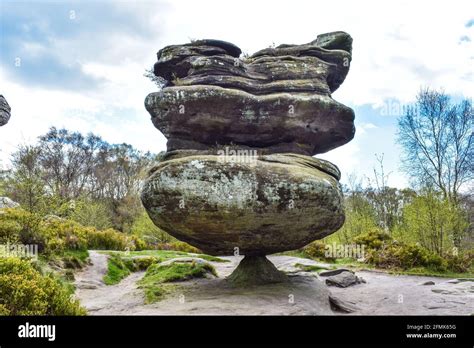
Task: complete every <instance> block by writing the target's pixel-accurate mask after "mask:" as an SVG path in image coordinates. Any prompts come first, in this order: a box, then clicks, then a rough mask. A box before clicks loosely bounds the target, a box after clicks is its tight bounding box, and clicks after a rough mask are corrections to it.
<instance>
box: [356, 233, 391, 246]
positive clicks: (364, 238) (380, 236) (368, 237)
mask: <svg viewBox="0 0 474 348" xmlns="http://www.w3.org/2000/svg"><path fill="white" fill-rule="evenodd" d="M391 240H392V237H390V236H389V235H388V234H387V233H385V232H384V231H382V230H381V229H379V228H373V229H371V230H369V231H367V232H364V233H361V234H359V235H358V236H357V237H355V238H354V243H355V244H360V245H365V246H366V247H367V248H368V249H375V250H377V249H380V248H381V247H382V246H383V245H384V244H385V243H387V242H390V241H391Z"/></svg>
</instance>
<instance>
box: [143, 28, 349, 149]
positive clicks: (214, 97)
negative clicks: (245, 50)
mask: <svg viewBox="0 0 474 348" xmlns="http://www.w3.org/2000/svg"><path fill="white" fill-rule="evenodd" d="M351 46H352V38H351V37H350V36H349V35H348V34H346V33H343V32H335V33H329V34H323V35H320V36H318V38H317V39H316V40H314V41H312V42H310V43H308V44H304V45H280V46H278V47H275V48H266V49H263V50H261V51H259V52H257V53H255V54H253V55H252V56H250V57H247V58H242V59H240V58H239V54H240V49H239V48H238V47H236V46H235V45H233V44H230V43H226V42H223V41H216V40H200V41H195V42H192V43H189V44H184V45H174V46H168V47H165V48H163V49H162V50H160V51H159V52H158V62H157V63H156V64H155V66H154V73H155V75H156V76H158V77H161V78H162V79H163V80H164V81H165V87H164V88H163V89H162V90H161V91H160V92H156V93H151V94H150V95H149V96H148V97H147V98H146V100H145V106H146V108H147V110H148V111H149V113H150V114H151V116H152V120H153V123H154V125H155V127H157V128H158V129H159V130H160V131H161V132H162V133H163V134H164V135H165V136H166V137H167V138H168V151H173V150H182V149H199V150H212V148H213V147H214V146H215V145H216V144H217V145H221V144H229V143H233V144H236V145H239V146H245V147H250V148H255V149H258V150H259V152H260V153H277V152H292V153H299V154H304V155H309V156H312V155H315V154H317V153H323V152H326V151H329V150H331V149H333V148H336V147H338V146H341V145H343V144H345V143H347V142H348V141H350V140H351V139H352V138H353V136H354V132H355V129H354V112H353V111H352V109H350V108H349V107H346V106H344V105H342V104H340V103H338V102H336V101H335V100H334V99H332V97H331V93H332V92H333V91H334V90H336V89H337V88H338V87H339V86H340V84H341V83H342V82H343V81H344V79H345V77H346V75H347V72H348V70H349V65H350V61H351Z"/></svg>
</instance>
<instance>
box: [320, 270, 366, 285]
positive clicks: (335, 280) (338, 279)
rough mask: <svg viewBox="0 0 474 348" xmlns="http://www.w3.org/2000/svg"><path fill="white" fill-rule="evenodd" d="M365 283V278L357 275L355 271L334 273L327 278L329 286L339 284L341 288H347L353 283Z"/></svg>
mask: <svg viewBox="0 0 474 348" xmlns="http://www.w3.org/2000/svg"><path fill="white" fill-rule="evenodd" d="M360 283H365V280H364V279H362V278H360V277H357V276H356V275H355V274H354V272H348V271H344V272H341V273H339V274H336V275H332V276H330V277H328V278H327V279H326V284H327V285H328V286H337V287H339V288H347V287H348V286H351V285H356V284H360Z"/></svg>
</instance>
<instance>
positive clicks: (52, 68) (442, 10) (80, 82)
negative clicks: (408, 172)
mask: <svg viewBox="0 0 474 348" xmlns="http://www.w3.org/2000/svg"><path fill="white" fill-rule="evenodd" d="M335 9H337V10H335ZM420 14H421V15H420ZM0 21H1V25H0V67H1V69H0V86H1V87H0V93H1V94H3V95H4V96H5V97H6V98H7V100H8V102H9V103H10V105H11V107H12V119H11V121H10V123H9V124H8V125H7V126H5V127H2V128H0V159H1V160H2V163H3V165H5V166H8V159H9V154H10V153H11V152H12V151H14V149H15V147H16V146H17V145H18V144H19V143H29V142H33V141H35V139H36V137H37V136H39V135H40V134H43V133H44V132H46V130H47V129H48V128H49V127H51V126H56V127H66V128H68V129H71V130H79V131H82V132H94V133H97V134H100V135H101V136H102V137H103V138H104V139H105V140H107V141H109V142H114V143H118V142H128V143H130V144H132V145H134V146H135V147H137V148H139V149H141V150H150V151H155V152H158V151H161V150H164V149H165V144H166V139H165V138H164V137H163V135H162V134H161V133H160V132H159V131H158V130H156V129H155V128H154V127H153V126H152V124H151V122H150V120H149V115H148V114H147V112H146V110H145V108H144V107H143V101H144V98H145V96H146V95H147V94H148V93H150V92H153V91H155V90H156V87H155V86H154V85H153V84H152V83H151V82H149V81H148V80H147V79H146V78H144V77H143V72H144V70H145V68H148V67H150V66H151V65H152V64H153V63H154V61H155V60H156V52H157V51H158V49H160V48H162V47H163V46H165V45H169V44H177V43H185V42H188V41H189V40H190V39H198V38H216V39H222V40H226V41H231V42H233V43H235V44H237V45H238V46H240V47H241V48H242V50H243V51H244V52H247V53H252V52H254V51H256V50H258V49H261V48H264V47H267V46H269V45H271V44H273V43H275V44H280V43H306V42H309V41H312V40H313V39H314V38H315V37H316V36H317V35H318V34H320V33H323V32H329V31H334V30H344V31H347V32H348V33H350V34H351V35H352V37H353V38H354V46H353V61H352V65H351V70H350V72H349V75H348V76H347V79H346V81H345V82H344V84H343V85H342V86H341V87H340V89H339V90H338V91H336V92H335V93H334V95H333V97H334V99H336V100H338V101H340V102H342V103H344V104H346V105H349V106H351V107H353V108H354V110H355V113H356V127H357V133H356V137H355V139H354V140H353V141H352V142H351V143H349V144H347V145H345V146H343V147H340V148H338V149H336V150H333V151H331V152H329V153H327V154H324V155H321V156H319V157H323V158H326V159H328V160H331V161H332V162H334V163H335V164H336V165H338V166H339V167H340V168H341V170H342V171H343V182H344V181H347V175H349V174H351V173H356V174H357V175H359V176H360V177H364V176H371V175H372V168H373V166H374V165H375V164H376V161H375V156H374V154H375V153H378V154H381V153H384V155H385V157H384V158H385V165H386V170H387V172H391V174H390V179H389V184H391V185H393V186H399V187H402V186H406V185H407V184H408V181H407V178H406V176H405V175H404V174H403V173H401V172H400V171H399V158H400V149H399V148H398V147H397V146H396V143H395V134H396V125H397V117H398V116H399V115H398V114H397V112H396V110H397V107H398V106H400V105H406V104H407V103H410V102H412V101H413V99H414V97H415V95H416V92H417V91H418V90H419V89H420V87H422V86H431V87H434V88H441V87H442V88H444V89H445V90H446V91H447V92H448V93H450V94H451V95H453V97H454V98H455V99H460V98H472V97H473V91H474V70H473V66H474V6H473V4H472V1H462V0H461V1H457V2H456V6H447V3H446V2H445V1H423V0H420V1H406V2H404V1H387V2H383V3H381V2H375V1H372V2H371V1H357V2H354V1H350V0H348V1H345V0H335V1H331V2H328V1H317V0H316V1H315V0H312V1H303V0H294V1H275V0H273V1H264V0H260V1H250V0H241V1H238V2H234V1H232V2H230V1H229V2H226V3H225V5H224V2H219V1H212V0H202V1H192V0H190V1H184V0H183V1H179V0H178V1H176V0H175V1H117V2H112V1H100V0H99V1H10V0H2V1H1V2H0ZM387 109H390V110H392V111H390V112H386V110H387Z"/></svg>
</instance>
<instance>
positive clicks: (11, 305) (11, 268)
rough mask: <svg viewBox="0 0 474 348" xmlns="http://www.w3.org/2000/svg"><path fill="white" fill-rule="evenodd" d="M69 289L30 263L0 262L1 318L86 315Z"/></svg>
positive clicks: (10, 259) (4, 259)
mask: <svg viewBox="0 0 474 348" xmlns="http://www.w3.org/2000/svg"><path fill="white" fill-rule="evenodd" d="M85 314H86V312H85V310H84V309H83V308H82V307H80V304H79V302H78V301H77V300H72V299H71V293H70V291H69V289H68V288H67V287H66V286H65V285H63V284H62V283H61V282H60V280H59V279H57V278H55V277H54V276H52V275H42V274H41V273H40V272H39V271H38V270H37V269H35V268H34V267H33V266H32V264H31V262H30V261H26V260H21V259H19V258H13V257H10V258H0V315H85Z"/></svg>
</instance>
